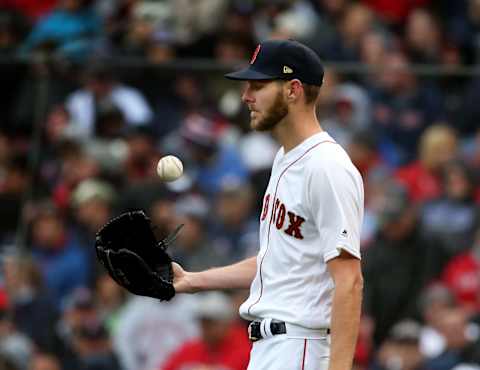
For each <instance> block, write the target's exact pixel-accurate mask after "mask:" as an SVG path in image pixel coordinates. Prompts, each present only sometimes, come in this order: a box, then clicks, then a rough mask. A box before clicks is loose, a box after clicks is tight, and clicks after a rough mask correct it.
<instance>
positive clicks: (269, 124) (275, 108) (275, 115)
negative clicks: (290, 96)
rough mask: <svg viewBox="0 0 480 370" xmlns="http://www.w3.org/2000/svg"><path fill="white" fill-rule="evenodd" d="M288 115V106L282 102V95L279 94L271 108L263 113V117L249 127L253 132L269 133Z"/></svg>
mask: <svg viewBox="0 0 480 370" xmlns="http://www.w3.org/2000/svg"><path fill="white" fill-rule="evenodd" d="M287 114H288V106H287V104H286V103H285V101H284V100H283V96H282V93H281V92H279V93H278V94H277V96H276V97H275V100H274V102H273V104H272V106H271V107H270V108H269V109H268V111H267V112H266V113H265V117H264V118H263V119H262V120H260V121H258V122H256V123H254V122H251V123H250V125H251V127H252V129H254V130H255V131H270V130H272V129H273V128H274V127H275V126H276V125H277V124H278V123H279V122H280V121H281V120H282V119H284V118H285V116H286V115H287Z"/></svg>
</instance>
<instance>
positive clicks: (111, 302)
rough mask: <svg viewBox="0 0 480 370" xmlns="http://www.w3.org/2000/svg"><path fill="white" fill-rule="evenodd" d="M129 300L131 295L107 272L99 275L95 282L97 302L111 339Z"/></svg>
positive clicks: (100, 315) (99, 314)
mask: <svg viewBox="0 0 480 370" xmlns="http://www.w3.org/2000/svg"><path fill="white" fill-rule="evenodd" d="M128 299H129V294H127V291H126V290H125V289H123V288H122V287H121V286H120V285H118V284H117V283H116V282H115V281H114V280H113V279H112V278H111V277H110V275H108V274H107V273H106V272H103V273H102V274H101V275H99V276H98V277H97V279H96V282H95V301H96V302H97V311H98V316H99V318H100V320H102V322H103V323H104V324H105V327H106V329H107V330H108V332H109V334H110V337H113V336H114V335H115V333H116V331H117V328H118V325H119V322H118V318H119V317H120V316H121V313H122V311H123V309H124V308H125V306H126V304H127V302H128Z"/></svg>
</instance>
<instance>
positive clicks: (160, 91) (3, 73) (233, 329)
mask: <svg viewBox="0 0 480 370" xmlns="http://www.w3.org/2000/svg"><path fill="white" fill-rule="evenodd" d="M267 38H294V39H297V40H299V41H302V42H304V43H306V44H307V45H309V46H310V47H312V48H313V49H314V50H315V51H316V52H318V54H319V55H320V56H321V58H322V59H323V60H324V62H325V65H326V70H327V72H326V78H325V84H324V86H323V88H322V93H321V102H320V106H319V109H318V117H319V119H320V121H321V123H322V125H323V127H324V128H325V129H326V130H327V131H328V132H329V133H330V134H331V135H332V136H333V137H334V138H335V139H336V140H337V141H338V142H339V143H341V144H342V145H343V146H344V147H345V148H346V150H347V151H348V152H349V154H350V156H351V158H352V160H353V162H354V164H355V165H356V166H357V168H358V169H359V170H360V172H361V173H362V175H363V179H364V182H365V192H366V205H365V207H366V213H365V224H364V227H363V234H362V253H363V268H364V276H365V299H364V309H363V315H362V323H361V330H360V337H359V341H358V346H357V351H356V354H355V369H357V370H370V369H371V370H383V369H384V370H450V369H455V370H467V369H468V370H474V369H476V370H478V369H480V223H479V201H480V191H479V190H480V188H479V179H478V176H479V174H480V78H479V76H480V75H479V70H478V63H479V61H480V0H455V1H449V0H436V1H433V0H395V1H393V0H361V1H360V0H359V1H351V0H269V1H266V0H265V1H254V0H195V1H188V0H175V1H173V0H163V1H162V0H156V1H155V0H0V86H1V88H0V256H1V259H0V265H1V274H0V276H1V279H0V369H2V370H3V369H5V370H77V369H78V370H117V369H118V370H187V369H188V370H242V369H245V368H246V364H247V363H248V352H249V349H250V344H249V342H248V340H247V338H246V330H245V327H246V323H245V322H244V321H242V320H241V319H240V318H239V317H238V314H237V313H236V310H237V309H238V306H239V304H240V303H241V302H242V300H243V299H245V296H246V294H247V292H244V291H237V292H221V293H220V292H218V293H209V294H199V295H195V296H178V297H176V298H175V299H174V300H173V301H172V302H170V303H168V304H166V303H160V302H158V301H155V300H151V299H147V298H141V297H133V296H131V295H129V294H127V292H125V291H124V290H122V289H121V288H119V287H118V286H117V285H116V284H115V283H114V282H112V280H111V279H110V278H109V277H108V276H106V275H105V273H104V271H103V270H102V269H101V268H100V267H99V266H98V264H97V262H96V259H95V255H94V248H93V242H94V236H95V233H96V231H97V230H98V228H99V227H100V226H101V225H103V224H104V223H105V222H106V221H107V220H109V219H110V218H111V217H113V216H115V215H118V214H119V213H120V212H124V211H127V210H133V209H144V210H145V211H146V212H147V213H148V214H149V216H150V217H151V219H152V220H153V222H154V224H156V225H157V226H158V233H159V235H163V236H165V235H167V234H168V233H169V232H170V231H171V230H173V228H174V227H175V226H176V225H177V224H179V223H184V224H185V225H186V226H185V228H184V230H183V232H182V233H181V234H180V237H179V238H178V240H177V241H176V243H175V245H174V246H173V247H172V248H171V252H172V253H173V254H174V257H175V259H176V260H177V261H179V262H180V263H181V264H183V266H184V267H185V268H186V269H189V270H192V271H197V270H201V269H205V268H209V267H213V266H218V265H223V264H227V263H231V262H234V261H238V260H239V259H242V258H244V257H247V256H251V255H254V254H256V251H257V249H258V240H257V239H258V235H257V233H258V229H257V228H258V218H259V210H260V208H261V203H262V197H263V192H264V189H265V187H266V184H267V181H268V177H269V172H270V166H271V163H272V160H273V157H274V155H275V153H276V151H277V149H278V147H277V144H276V143H275V142H274V141H273V140H272V138H271V137H270V136H268V135H266V134H263V133H255V132H250V131H249V128H248V124H249V115H248V112H247V110H246V109H245V107H244V106H242V103H241V101H240V95H241V85H239V84H235V83H232V82H230V81H227V80H225V79H224V78H223V73H225V72H227V71H230V70H232V69H233V68H236V67H238V66H240V65H242V64H244V63H247V62H248V60H249V59H250V56H251V53H252V50H254V48H255V46H256V44H257V43H258V42H259V41H261V40H264V39H267ZM166 154H174V155H177V156H179V157H180V158H181V159H182V160H183V161H184V164H185V168H186V172H185V174H184V176H183V177H182V178H181V179H179V180H177V181H175V182H172V183H169V184H165V183H161V182H159V180H158V177H157V176H156V174H155V167H156V162H157V161H158V159H159V158H160V157H161V156H163V155H166Z"/></svg>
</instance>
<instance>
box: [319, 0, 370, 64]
mask: <svg viewBox="0 0 480 370" xmlns="http://www.w3.org/2000/svg"><path fill="white" fill-rule="evenodd" d="M374 20H375V18H374V14H373V12H371V11H370V9H369V8H368V7H366V6H365V5H363V4H362V3H349V4H348V5H347V7H346V9H345V11H344V13H343V14H342V18H341V20H340V21H339V22H338V23H337V27H338V34H337V35H338V36H337V38H336V39H335V40H334V41H333V42H332V44H331V45H330V47H329V48H328V49H327V50H326V51H325V53H326V55H325V57H326V58H328V59H330V60H335V61H339V62H358V61H359V60H360V46H361V42H362V39H363V37H364V36H365V35H366V34H367V33H368V32H370V31H371V30H372V29H373V26H374Z"/></svg>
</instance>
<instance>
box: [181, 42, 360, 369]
mask: <svg viewBox="0 0 480 370" xmlns="http://www.w3.org/2000/svg"><path fill="white" fill-rule="evenodd" d="M323 75H324V71H323V67H322V64H321V62H320V60H319V58H318V56H317V55H316V54H315V53H314V52H313V51H312V50H311V49H309V48H307V47H306V46H304V45H302V44H301V43H298V42H296V41H291V40H270V41H265V42H263V43H261V44H260V45H258V47H257V49H256V50H255V52H254V54H253V56H252V59H251V61H250V65H249V66H248V67H247V68H245V69H243V70H240V71H237V72H233V73H230V74H227V75H226V77H227V78H229V79H234V80H241V81H245V84H246V86H245V90H244V92H243V96H242V100H243V101H244V102H245V103H246V104H247V106H248V108H249V110H250V112H251V113H250V119H251V122H250V124H251V127H252V129H254V130H258V131H270V132H271V133H272V134H273V136H274V137H275V138H276V140H278V142H279V143H280V144H281V148H280V150H279V151H278V153H277V155H276V157H275V160H274V163H273V167H272V173H271V177H270V181H269V184H268V187H267V190H266V193H265V196H264V200H263V211H262V213H261V215H260V250H259V253H258V255H257V256H256V257H253V258H249V259H246V260H244V261H242V262H239V263H237V264H234V265H230V266H226V267H220V268H214V269H210V270H206V271H202V272H195V273H193V272H187V271H185V270H183V269H182V268H181V266H179V265H177V264H174V266H173V268H174V287H175V289H176V291H177V292H178V293H182V292H183V293H193V292H197V291H204V290H212V289H230V288H248V287H249V288H250V295H249V297H248V299H247V300H246V301H245V302H244V303H243V304H242V305H241V307H240V315H241V316H242V317H243V318H245V319H247V320H249V321H251V323H250V325H249V336H250V339H251V340H252V341H253V346H252V352H251V358H250V364H249V367H248V370H297V369H298V370H319V369H322V370H326V369H329V370H350V369H351V368H352V361H353V354H354V349H355V344H356V340H357V332H358V326H359V321H360V306H361V298H362V284H363V280H362V274H361V268H360V248H359V244H360V241H359V240H360V225H361V224H362V219H363V185H362V179H361V176H360V174H359V173H358V171H357V170H356V168H355V167H354V165H353V164H352V162H351V161H350V159H349V157H348V155H347V153H346V152H345V151H344V150H343V149H342V148H341V147H340V146H339V145H338V144H337V143H336V142H335V140H333V139H332V138H331V137H330V136H329V134H328V133H326V132H325V131H323V130H322V128H321V126H320V124H319V122H318V120H317V117H316V115H315V102H316V101H317V98H318V94H319V90H320V86H321V85H322V82H323ZM259 155H261V153H259Z"/></svg>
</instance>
